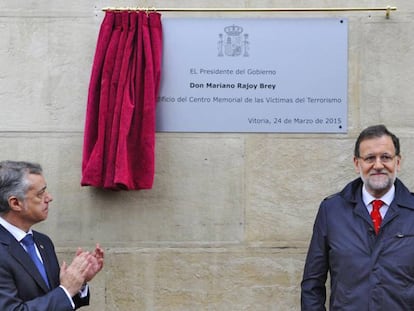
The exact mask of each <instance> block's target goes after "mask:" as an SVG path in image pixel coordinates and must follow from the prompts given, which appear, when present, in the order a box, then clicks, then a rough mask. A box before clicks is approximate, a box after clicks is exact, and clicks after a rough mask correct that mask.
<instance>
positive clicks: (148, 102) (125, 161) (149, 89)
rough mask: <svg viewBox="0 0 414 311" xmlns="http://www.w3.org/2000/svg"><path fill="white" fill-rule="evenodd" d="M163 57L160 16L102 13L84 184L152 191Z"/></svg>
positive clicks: (85, 147) (84, 157)
mask: <svg viewBox="0 0 414 311" xmlns="http://www.w3.org/2000/svg"><path fill="white" fill-rule="evenodd" d="M161 54H162V25H161V15H160V14H159V13H156V12H150V13H148V12H143V11H140V12H112V11H107V12H106V13H105V18H104V20H103V22H102V25H101V29H100V32H99V36H98V42H97V47H96V52H95V58H94V62H93V67H92V74H91V79H90V84H89V94H88V103H87V110H86V121H85V133H84V144H83V155H82V180H81V185H82V186H94V187H100V188H105V189H113V190H121V189H122V190H137V189H150V188H152V185H153V181H154V167H155V163H154V162H155V156H154V149H155V112H156V99H157V95H158V90H159V84H160V74H161Z"/></svg>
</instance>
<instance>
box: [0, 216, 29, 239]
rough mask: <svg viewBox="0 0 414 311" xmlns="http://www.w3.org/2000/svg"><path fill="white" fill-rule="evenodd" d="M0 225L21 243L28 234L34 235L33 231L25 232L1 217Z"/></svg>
mask: <svg viewBox="0 0 414 311" xmlns="http://www.w3.org/2000/svg"><path fill="white" fill-rule="evenodd" d="M0 225H2V226H3V227H4V228H6V230H7V231H9V232H10V233H11V234H12V235H13V236H14V238H15V239H16V240H17V241H19V242H20V241H21V240H22V239H23V238H24V237H25V236H26V234H28V233H32V229H30V230H29V232H25V231H23V230H22V229H20V228H18V227H16V226H14V225H12V224H11V223H9V222H8V221H7V220H5V219H4V218H3V217H0Z"/></svg>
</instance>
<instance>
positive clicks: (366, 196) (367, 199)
mask: <svg viewBox="0 0 414 311" xmlns="http://www.w3.org/2000/svg"><path fill="white" fill-rule="evenodd" d="M394 196H395V186H394V184H393V185H392V187H391V188H390V190H388V192H387V193H386V194H384V195H383V196H382V197H381V198H379V199H380V200H381V201H382V202H384V203H385V204H386V205H387V206H390V205H391V202H392V200H394ZM377 199H378V198H374V197H373V196H372V195H371V194H370V193H369V192H368V191H367V189H366V188H365V185H364V186H363V187H362V200H363V201H364V203H365V206H367V205H369V204H370V203H371V202H372V201H373V200H377Z"/></svg>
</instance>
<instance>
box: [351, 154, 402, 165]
mask: <svg viewBox="0 0 414 311" xmlns="http://www.w3.org/2000/svg"><path fill="white" fill-rule="evenodd" d="M395 157H396V155H393V156H392V155H389V154H386V153H385V154H382V155H380V156H375V155H369V156H366V157H359V158H360V159H362V161H364V162H365V163H367V164H373V163H375V162H377V158H379V159H380V162H381V163H383V164H384V163H390V162H392V160H394V158H395Z"/></svg>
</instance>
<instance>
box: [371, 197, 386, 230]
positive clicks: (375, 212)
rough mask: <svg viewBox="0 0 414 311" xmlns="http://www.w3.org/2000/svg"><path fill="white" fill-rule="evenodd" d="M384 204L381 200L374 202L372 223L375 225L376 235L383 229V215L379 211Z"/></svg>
mask: <svg viewBox="0 0 414 311" xmlns="http://www.w3.org/2000/svg"><path fill="white" fill-rule="evenodd" d="M383 204H384V202H382V201H381V200H374V201H372V212H371V219H372V222H373V223H374V229H375V233H376V234H378V231H379V229H380V227H381V221H382V217H381V213H380V211H379V209H380V208H381V206H382V205H383Z"/></svg>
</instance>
